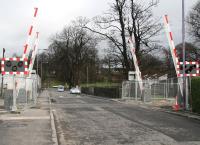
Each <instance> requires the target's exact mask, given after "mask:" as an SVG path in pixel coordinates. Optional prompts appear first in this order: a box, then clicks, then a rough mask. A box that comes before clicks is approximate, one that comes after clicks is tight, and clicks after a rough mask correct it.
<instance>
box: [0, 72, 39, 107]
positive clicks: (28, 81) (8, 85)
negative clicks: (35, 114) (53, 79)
mask: <svg viewBox="0 0 200 145" xmlns="http://www.w3.org/2000/svg"><path fill="white" fill-rule="evenodd" d="M0 80H2V77H0ZM1 87H3V95H2V96H3V99H4V107H5V109H6V110H13V107H14V108H16V109H24V108H26V107H31V106H34V105H35V104H36V101H37V97H38V94H39V90H40V88H41V79H40V77H39V76H37V75H35V74H32V75H31V76H30V77H24V76H15V75H5V76H3V86H1Z"/></svg>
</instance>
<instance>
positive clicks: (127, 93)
mask: <svg viewBox="0 0 200 145" xmlns="http://www.w3.org/2000/svg"><path fill="white" fill-rule="evenodd" d="M179 79H180V80H178V79H177V78H173V79H168V80H144V81H143V82H138V81H124V82H123V83H122V98H123V99H135V100H142V101H151V100H156V99H174V98H175V97H176V96H181V95H182V89H181V88H182V85H183V84H182V80H181V78H179ZM139 83H142V86H143V89H142V90H141V89H140V85H139Z"/></svg>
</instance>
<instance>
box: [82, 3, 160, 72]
mask: <svg viewBox="0 0 200 145" xmlns="http://www.w3.org/2000/svg"><path fill="white" fill-rule="evenodd" d="M157 4H158V1H152V2H151V3H149V4H146V2H144V1H143V2H141V1H140V3H139V1H136V0H113V3H112V4H111V5H110V10H109V11H108V12H106V13H105V14H104V15H103V16H97V17H95V18H94V24H93V26H91V25H90V26H86V27H85V28H87V29H89V30H91V31H92V32H95V33H98V34H100V35H101V36H103V37H104V38H106V39H108V40H109V41H110V42H112V43H113V45H114V47H115V48H116V50H115V54H116V55H118V56H120V57H121V58H122V60H123V61H122V66H124V68H125V72H126V73H127V72H128V71H129V70H130V69H131V68H133V66H132V63H131V62H132V61H131V59H132V57H131V56H130V53H129V49H128V46H127V42H128V38H129V37H131V36H134V37H133V38H134V39H135V48H136V55H137V56H138V57H140V56H141V55H142V54H143V53H149V52H150V51H152V50H154V49H157V48H158V47H157V46H156V44H155V43H154V42H155V41H153V39H152V38H153V37H154V36H156V35H157V34H158V33H159V31H160V30H161V24H159V23H158V21H157V20H155V19H154V18H153V14H152V8H153V7H154V6H156V5H157ZM127 37H128V38H127Z"/></svg>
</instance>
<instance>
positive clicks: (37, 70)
mask: <svg viewBox="0 0 200 145" xmlns="http://www.w3.org/2000/svg"><path fill="white" fill-rule="evenodd" d="M40 50H45V51H46V50H48V49H38V53H37V75H39V67H38V65H39V59H38V57H39V55H38V54H39V51H40ZM40 77H41V85H42V61H41V70H40Z"/></svg>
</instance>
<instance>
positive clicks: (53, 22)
mask: <svg viewBox="0 0 200 145" xmlns="http://www.w3.org/2000/svg"><path fill="white" fill-rule="evenodd" d="M112 1H113V0H40V1H39V0H0V2H1V5H0V20H1V23H0V26H1V27H0V34H1V35H0V50H1V51H0V55H2V48H6V57H11V54H13V53H14V52H18V53H19V54H22V51H23V45H24V44H25V42H26V39H27V33H28V29H29V26H30V24H31V23H32V15H33V11H34V9H33V8H34V7H35V6H37V7H39V13H38V20H37V23H38V27H37V29H38V30H39V31H40V42H39V49H46V48H47V47H48V45H49V38H50V36H52V35H53V34H55V33H56V32H60V31H61V30H62V29H63V27H64V26H65V25H67V24H68V23H69V22H70V21H71V20H74V19H75V18H76V17H78V16H85V17H88V18H92V17H94V16H96V15H101V14H102V13H103V12H105V11H106V10H107V9H108V8H109V5H108V3H110V2H112ZM147 1H148V0H147ZM181 1H182V0H160V3H159V5H158V7H156V8H155V9H154V13H155V16H156V17H162V16H163V15H164V14H168V15H169V18H170V23H171V28H172V31H173V32H174V39H175V43H176V44H177V43H180V42H181ZM197 1H198V0H185V2H186V13H188V11H189V10H190V8H191V7H192V6H193V5H194V4H195V3H196V2H197ZM161 22H162V20H161ZM161 40H162V42H163V44H164V45H167V44H168V43H167V39H166V37H165V34H164V33H163V35H162V36H161Z"/></svg>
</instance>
